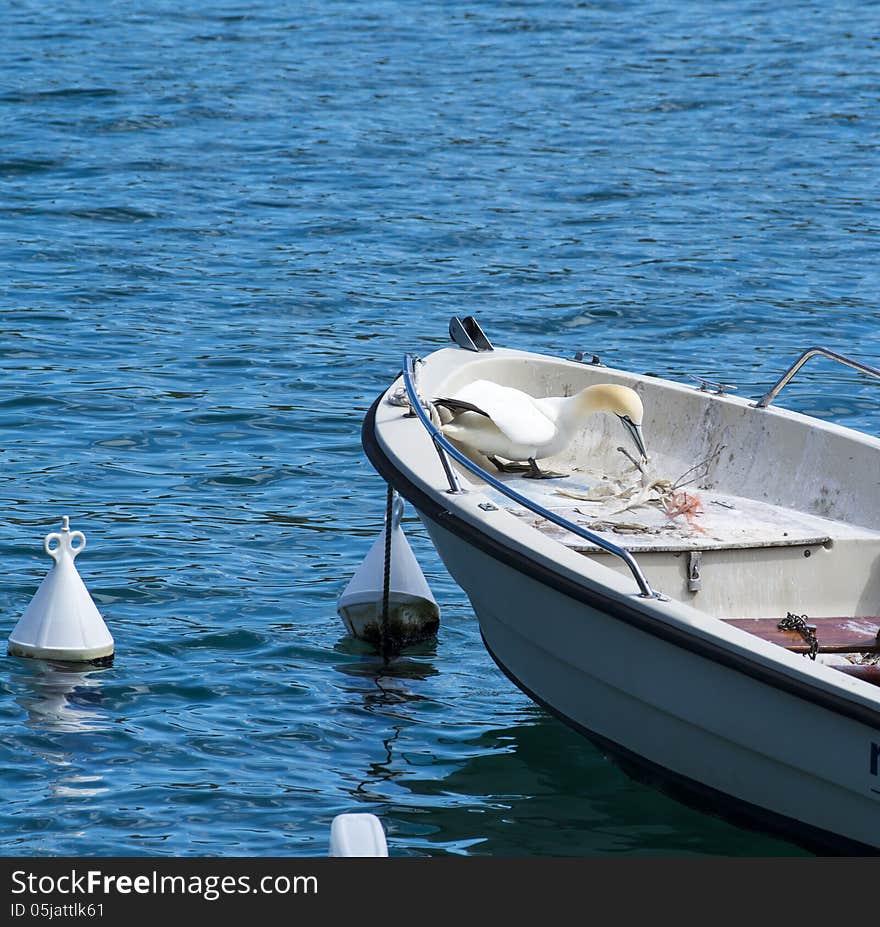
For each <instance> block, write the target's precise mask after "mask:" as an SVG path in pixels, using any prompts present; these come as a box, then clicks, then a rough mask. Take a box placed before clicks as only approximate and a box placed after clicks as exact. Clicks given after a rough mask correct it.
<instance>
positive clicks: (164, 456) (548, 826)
mask: <svg viewBox="0 0 880 927" xmlns="http://www.w3.org/2000/svg"><path fill="white" fill-rule="evenodd" d="M0 35H2V37H3V48H4V55H3V56H2V59H0V76H2V80H0V268H2V277H0V281H2V282H0V346H2V373H3V389H2V392H0V433H2V442H0V455H2V456H0V462H2V468H0V510H2V511H3V513H4V517H3V519H2V522H0V560H2V565H3V582H2V584H0V615H2V625H0V630H2V633H3V635H6V634H7V633H8V632H9V631H10V630H11V629H12V627H13V625H14V624H15V622H16V621H17V619H18V617H19V616H20V614H21V612H22V611H23V609H24V608H25V607H26V605H27V603H28V601H29V600H30V597H31V596H32V595H33V592H34V591H35V589H36V587H37V585H38V584H39V582H40V581H41V579H42V577H43V576H44V575H45V571H46V570H47V568H48V565H49V562H48V560H47V559H46V558H45V557H44V556H42V554H41V544H42V538H43V536H44V535H45V534H46V532H48V531H50V530H54V529H56V528H57V527H58V525H59V523H60V519H61V517H62V516H63V515H69V516H70V517H71V522H72V527H74V528H77V529H80V530H82V531H84V532H85V533H86V535H87V536H88V549H87V551H86V552H85V553H84V554H83V555H82V556H81V557H80V558H79V559H78V561H77V564H78V566H79V568H80V572H81V575H82V576H83V578H84V580H85V582H86V583H87V585H88V587H89V589H90V590H91V592H92V594H93V596H94V598H95V600H96V602H97V603H98V605H99V607H100V608H101V610H102V613H103V614H104V615H105V617H106V619H107V622H108V625H109V626H110V628H111V631H112V633H113V635H114V637H115V639H116V645H117V657H116V660H115V663H114V665H113V666H112V667H111V668H109V669H103V670H97V669H96V670H88V671H82V672H78V671H74V670H72V669H70V668H69V667H68V668H65V667H59V666H53V665H51V664H47V663H41V662H38V661H28V660H23V659H17V658H12V657H5V658H4V659H3V662H2V669H0V725H2V730H3V737H2V738H0V785H2V796H3V801H2V804H0V854H2V855H8V856H16V855H36V856H49V855H72V856H88V855H131V856H137V855H177V856H187V855H200V856H225V855H229V856H268V855H273V856H284V855H292V856H307V855H317V856H322V855H325V854H326V851H327V836H328V829H329V824H330V821H331V819H332V817H333V816H334V815H336V814H338V813H340V812H344V811H371V812H374V813H375V814H377V815H378V816H379V817H380V818H381V820H382V822H383V825H384V827H385V829H386V831H387V833H388V840H389V846H390V851H391V854H392V855H394V856H422V855H443V854H475V855H486V854H490V855H510V854H529V855H573V856H589V855H593V854H624V855H627V854H628V855H638V854H676V855H677V854H721V855H729V856H737V855H740V856H759V855H760V856H768V855H770V856H772V855H788V854H797V853H799V852H801V851H799V850H798V849H797V848H796V847H793V846H791V845H789V844H787V843H783V842H781V841H777V840H771V839H769V838H766V837H763V836H758V835H755V834H752V833H749V832H746V831H743V830H739V829H737V828H734V827H732V826H730V825H728V824H725V823H723V822H721V821H719V820H716V819H714V818H712V817H708V816H705V815H703V814H699V813H697V812H694V811H690V810H688V809H685V808H683V807H682V806H680V805H678V804H676V803H675V802H673V801H672V800H670V799H667V798H665V797H663V796H661V795H659V794H657V793H656V792H654V791H652V790H650V789H648V788H646V787H643V786H641V785H637V784H635V783H633V782H631V781H630V780H629V779H627V778H626V777H625V776H624V775H623V774H622V773H621V772H619V771H618V770H617V769H616V768H615V767H614V766H612V765H611V764H610V763H609V762H607V761H606V760H605V759H604V758H603V757H602V756H601V755H600V754H599V753H598V752H597V751H596V750H595V749H594V748H593V747H592V746H591V745H590V744H588V743H587V742H586V741H584V740H582V739H581V738H580V737H579V736H578V735H576V734H574V733H572V732H571V731H569V730H568V729H567V728H565V727H563V726H562V725H561V724H560V723H559V722H557V721H556V720H554V719H552V718H550V717H548V716H547V715H546V714H545V713H544V712H543V711H542V710H540V709H539V708H537V707H536V706H534V705H533V704H532V703H531V702H530V701H529V700H528V699H527V698H526V697H525V696H523V695H522V694H521V693H519V692H518V691H517V690H516V689H514V688H513V687H512V685H511V684H510V683H509V682H508V681H507V680H506V679H505V678H504V677H503V676H502V675H501V674H500V672H499V671H498V670H497V669H496V668H495V666H494V664H493V663H492V661H491V659H490V658H489V656H488V655H487V654H486V652H485V650H484V649H483V647H482V644H481V642H480V637H479V632H478V628H477V624H476V621H475V619H474V617H473V615H472V613H471V611H470V609H469V606H468V602H467V599H466V597H465V596H464V594H463V593H462V592H461V590H459V589H458V587H457V586H455V584H454V583H453V582H452V581H451V579H450V578H449V577H448V575H447V574H446V573H445V571H444V569H443V567H442V564H441V563H440V561H439V559H438V558H437V556H436V554H435V553H434V551H433V549H432V548H431V546H430V544H429V542H428V540H427V537H426V535H425V533H424V531H423V529H422V528H421V525H420V524H419V522H418V520H417V519H416V518H415V517H414V516H413V514H412V513H411V512H409V513H408V515H407V518H406V521H405V529H406V531H407V535H408V537H409V538H410V541H411V543H412V545H413V547H414V549H415V550H416V553H417V556H418V557H419V559H420V562H421V564H422V566H423V568H424V571H425V573H426V576H427V578H428V581H429V583H430V584H431V586H432V588H433V590H434V593H435V595H436V597H437V599H438V601H439V602H440V605H441V608H442V623H441V629H440V633H439V636H438V639H437V641H436V644H431V645H426V646H423V647H421V648H418V649H414V650H412V651H410V652H407V653H406V654H405V655H404V656H403V657H401V658H400V659H398V660H396V661H394V662H393V663H391V664H390V665H389V666H388V667H384V666H383V665H382V662H381V660H379V659H378V658H377V657H375V656H374V655H372V654H371V653H370V651H369V650H368V649H365V648H364V647H362V646H361V645H358V644H356V643H354V642H352V641H351V640H350V639H348V638H347V637H346V636H345V634H344V631H343V628H342V624H341V622H340V620H339V618H338V617H337V615H336V613H335V601H336V597H337V595H338V594H339V592H340V591H341V589H342V588H343V587H344V585H345V583H346V581H347V579H348V577H349V576H350V575H351V573H352V571H353V570H354V569H355V568H356V566H357V564H358V563H359V562H360V560H361V558H362V557H363V556H364V554H365V552H366V550H367V548H368V547H369V545H370V544H371V542H372V540H373V538H374V537H375V536H376V534H377V533H378V531H379V530H380V526H381V520H382V517H383V509H384V484H383V483H382V482H381V480H380V479H379V478H378V476H377V475H376V474H375V473H374V472H373V471H372V469H371V468H370V466H369V464H368V463H367V462H366V460H365V458H364V455H363V453H362V450H361V447H360V424H361V420H362V418H363V415H364V413H365V412H366V410H367V408H368V407H369V405H370V403H371V401H372V399H373V398H374V397H375V396H376V395H377V394H378V393H379V392H380V391H382V390H383V389H384V388H385V387H386V386H387V384H388V383H389V382H390V380H391V379H392V377H393V376H394V375H395V373H396V372H397V370H398V369H399V367H400V364H401V358H402V355H403V352H404V351H415V352H417V353H428V352H430V351H431V350H433V349H435V348H436V347H439V346H441V345H442V344H443V343H445V341H446V337H447V336H446V328H447V323H448V319H449V317H450V316H452V315H469V314H473V315H476V316H477V317H478V318H479V319H480V321H481V323H482V324H483V327H484V328H485V329H486V331H487V333H488V334H489V337H490V338H491V339H492V340H493V341H494V342H495V343H496V344H499V345H502V346H507V347H518V348H526V349H531V350H536V351H541V352H544V353H549V354H562V355H565V356H571V355H572V354H573V353H574V352H575V351H577V350H585V351H591V352H596V353H599V354H600V355H601V357H602V358H603V360H605V361H606V362H607V363H610V364H614V365H617V366H623V367H627V368H630V369H633V370H637V371H650V372H653V373H657V374H660V375H662V376H665V377H669V378H671V379H677V380H682V381H688V380H689V378H690V377H691V376H692V375H694V374H698V375H703V376H707V377H710V378H712V379H720V380H723V381H724V382H727V383H733V384H736V385H737V386H738V388H739V395H742V396H746V397H757V396H759V395H760V394H761V393H762V392H763V391H764V390H765V389H766V387H767V386H769V385H770V384H771V383H772V382H773V381H774V380H775V378H776V376H777V375H778V374H779V373H780V372H781V370H782V369H784V367H785V366H787V364H788V363H789V362H790V361H792V360H793V359H794V358H795V357H796V356H797V354H798V353H799V352H800V351H801V350H802V349H803V348H806V347H808V346H810V345H812V344H814V343H822V344H826V345H827V346H829V347H831V348H835V349H837V350H840V351H844V352H847V353H851V354H853V355H855V356H857V357H860V358H862V359H864V360H867V361H869V362H872V363H875V364H876V363H877V362H878V360H880V341H878V323H880V308H878V306H880V299H878V296H880V275H878V266H880V265H878V250H880V207H878V200H877V190H878V188H880V184H878V180H880V176H878V144H880V136H878V128H880V126H878V112H880V110H878V96H880V12H878V8H877V6H876V5H875V4H873V3H870V2H856V0H837V2H834V0H832V2H829V3H825V4H816V3H812V2H791V3H786V4H778V3H771V2H769V0H751V2H749V0H718V2H715V3H712V4H705V3H699V2H693V0H681V2H677V3H674V4H669V3H660V2H653V0H646V2H627V0H605V2H602V0H597V2H575V0H482V2H477V0H419V2H415V0H412V2H410V0H357V2H355V0H325V2H313V0H312V2H310V0H298V2H294V0H287V2H285V0H273V2H268V0H252V2H231V0H212V2H211V3H206V2H204V0H191V2H189V3H187V4H180V3H171V2H167V0H140V2H124V3H123V2H100V3H99V2H96V0H65V2H59V0H40V2H36V0H17V2H16V0H11V2H9V3H6V4H4V5H3V7H2V9H0ZM780 402H781V404H783V405H787V406H789V407H791V408H796V409H799V410H801V411H805V412H808V413H810V414H813V415H816V416H819V417H822V418H826V419H829V420H832V421H836V422H840V423H842V424H845V425H848V426H852V427H856V428H860V429H864V430H866V431H868V432H870V433H872V434H878V433H880V392H878V387H877V386H876V385H874V384H873V383H871V382H869V381H867V380H866V379H865V378H862V377H860V376H859V375H858V374H855V373H854V372H853V371H851V370H848V369H846V368H843V367H839V368H837V367H834V366H832V365H831V364H830V362H826V361H813V362H811V364H810V365H808V367H807V368H806V369H805V370H804V371H803V372H802V374H800V375H799V377H798V378H797V379H796V380H795V382H794V383H793V384H792V385H791V386H789V387H788V388H787V389H786V391H785V393H784V394H783V396H782V397H781V399H780Z"/></svg>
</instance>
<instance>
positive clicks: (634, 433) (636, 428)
mask: <svg viewBox="0 0 880 927" xmlns="http://www.w3.org/2000/svg"><path fill="white" fill-rule="evenodd" d="M620 421H621V422H623V427H624V428H625V429H626V430H627V432H628V433H629V436H630V438H632V441H633V444H635V446H636V448H637V449H638V452H639V453H640V454H641V455H642V457H643V458H644V459H645V460H647V459H648V452H647V451H646V450H645V439H644V437H643V436H642V426H641V425H636V424H635V422H633V420H632V419H631V418H630V417H629V416H628V415H622V416H621V417H620Z"/></svg>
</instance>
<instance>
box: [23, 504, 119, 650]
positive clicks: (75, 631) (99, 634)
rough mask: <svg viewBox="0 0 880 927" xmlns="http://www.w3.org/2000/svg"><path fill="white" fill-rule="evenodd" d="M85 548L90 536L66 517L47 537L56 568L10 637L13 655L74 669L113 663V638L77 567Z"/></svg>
mask: <svg viewBox="0 0 880 927" xmlns="http://www.w3.org/2000/svg"><path fill="white" fill-rule="evenodd" d="M85 546H86V536H85V535H84V534H83V533H82V531H71V530H70V519H69V518H68V517H67V516H66V515H65V516H64V519H63V521H62V526H61V531H53V532H51V533H49V534H47V535H46V539H45V541H44V542H43V549H44V550H45V551H46V553H47V554H48V555H49V556H50V557H51V558H52V560H53V561H54V563H53V565H52V569H51V570H50V571H49V573H48V575H47V576H46V578H45V579H44V580H43V582H42V584H41V585H40V588H39V589H37V591H36V593H35V595H34V597H33V599H31V602H30V604H29V605H28V607H27V608H26V609H25V612H24V614H23V615H22V616H21V618H20V619H19V622H18V624H17V625H16V626H15V627H14V628H13V630H12V634H10V635H9V653H10V654H12V655H13V656H17V657H35V658H37V659H40V660H63V661H65V662H71V663H110V662H111V661H112V659H113V649H114V645H113V638H112V636H111V634H110V631H109V630H108V629H107V625H106V624H105V623H104V619H103V618H102V617H101V613H100V612H99V611H98V608H97V606H96V605H95V603H94V601H93V600H92V597H91V595H90V594H89V590H88V589H86V586H85V583H84V582H83V581H82V578H81V577H80V575H79V573H78V572H77V569H76V566H75V565H74V562H73V561H74V560H75V559H76V557H77V555H78V554H80V553H82V551H83V548H85Z"/></svg>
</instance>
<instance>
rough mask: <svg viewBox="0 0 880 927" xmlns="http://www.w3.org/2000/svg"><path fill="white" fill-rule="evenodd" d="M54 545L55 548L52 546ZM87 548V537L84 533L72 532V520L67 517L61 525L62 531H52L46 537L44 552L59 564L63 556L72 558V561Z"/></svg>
mask: <svg viewBox="0 0 880 927" xmlns="http://www.w3.org/2000/svg"><path fill="white" fill-rule="evenodd" d="M53 544H54V547H53V546H52V545H53ZM85 546H86V536H85V535H84V534H83V533H82V531H71V530H70V519H69V518H68V517H67V515H65V516H64V520H63V522H62V525H61V531H52V532H50V533H49V534H47V535H46V539H45V540H44V541H43V550H45V551H46V553H47V554H48V555H49V556H50V557H51V558H52V559H53V560H54V561H55V562H56V563H59V562H60V560H61V558H62V557H63V556H65V555H66V556H68V557H70V559H71V560H73V559H75V558H76V555H77V554H78V553H79V552H80V551H81V550H82V549H83V548H84V547H85Z"/></svg>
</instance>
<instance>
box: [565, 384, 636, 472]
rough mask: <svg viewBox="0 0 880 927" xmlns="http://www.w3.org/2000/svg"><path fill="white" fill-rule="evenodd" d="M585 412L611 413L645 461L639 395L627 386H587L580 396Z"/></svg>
mask: <svg viewBox="0 0 880 927" xmlns="http://www.w3.org/2000/svg"><path fill="white" fill-rule="evenodd" d="M580 395H581V396H582V397H583V402H584V405H585V407H586V409H587V410H589V411H591V412H613V413H614V414H615V415H616V416H617V417H618V418H619V419H620V422H621V424H622V425H623V427H624V428H625V429H626V430H627V432H628V433H629V436H630V438H632V441H633V444H635V446H636V448H637V449H638V452H639V453H640V454H641V455H642V457H644V458H645V459H647V457H648V452H647V451H646V450H645V440H644V438H643V437H642V419H643V418H644V415H645V410H644V406H643V405H642V400H641V398H640V397H639V394H638V393H637V392H636V391H635V390H633V389H630V388H629V387H628V386H620V385H619V384H617V383H597V384H596V385H595V386H588V387H587V388H586V389H585V390H583V391H582V392H581V394H580Z"/></svg>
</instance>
